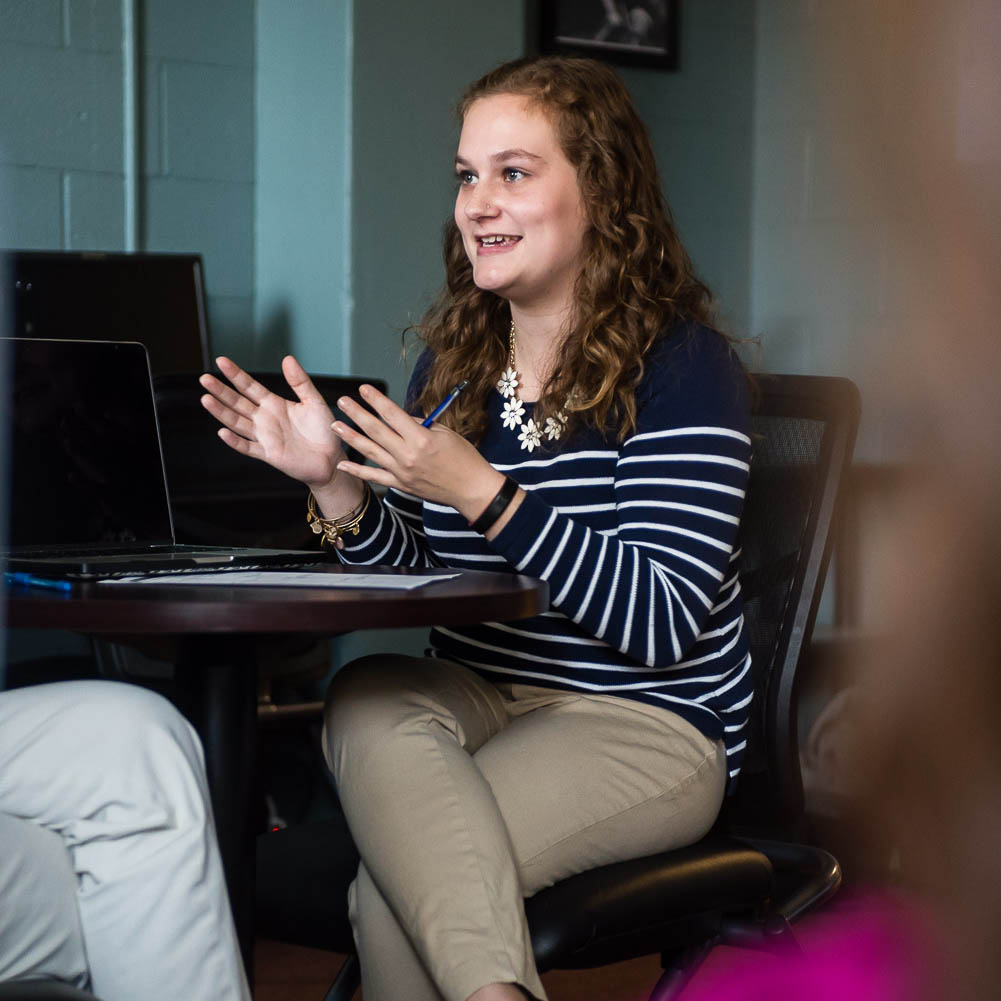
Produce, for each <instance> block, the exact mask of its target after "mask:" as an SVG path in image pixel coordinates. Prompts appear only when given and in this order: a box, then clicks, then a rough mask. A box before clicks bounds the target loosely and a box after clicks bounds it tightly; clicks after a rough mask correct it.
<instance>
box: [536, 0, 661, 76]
mask: <svg viewBox="0 0 1001 1001" xmlns="http://www.w3.org/2000/svg"><path fill="white" fill-rule="evenodd" d="M679 6H680V0H539V32H540V34H539V48H540V50H541V51H542V52H544V53H549V54H555V53H569V54H576V55H585V56H591V57H592V58H594V59H603V60H606V61H607V62H612V63H618V64H619V65H623V66H648V67H652V68H655V69H661V70H676V69H677V68H678V7H679Z"/></svg>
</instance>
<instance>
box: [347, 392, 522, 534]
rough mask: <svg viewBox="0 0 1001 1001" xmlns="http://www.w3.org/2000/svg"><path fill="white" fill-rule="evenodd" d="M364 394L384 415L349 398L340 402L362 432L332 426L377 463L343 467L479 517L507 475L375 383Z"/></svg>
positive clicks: (457, 436) (416, 495)
mask: <svg viewBox="0 0 1001 1001" xmlns="http://www.w3.org/2000/svg"><path fill="white" fill-rule="evenodd" d="M359 392H360V395H361V397H362V399H363V400H364V401H365V402H366V403H367V404H368V405H369V406H370V407H372V409H373V410H375V412H376V414H378V417H377V416H375V415H374V414H372V413H371V412H370V411H368V410H366V409H365V408H364V407H362V406H359V405H358V404H357V403H355V402H354V401H353V400H351V399H349V398H348V397H344V398H342V399H340V400H338V401H337V405H338V407H340V409H341V411H342V412H343V413H345V414H346V415H347V416H348V417H350V418H351V420H352V421H354V423H355V424H356V425H357V427H358V428H359V429H360V431H361V433H359V432H358V431H353V430H352V429H351V428H349V427H348V426H347V424H345V423H343V422H342V421H334V423H333V424H332V425H331V427H333V429H334V431H335V432H336V433H337V434H338V435H339V436H340V438H341V440H342V441H343V442H344V444H345V445H350V446H351V447H352V448H355V449H357V450H358V451H359V452H360V453H361V454H362V455H364V456H365V458H366V459H368V460H370V461H371V462H373V463H375V465H374V466H364V465H359V464H358V463H355V462H350V461H348V460H344V461H342V462H340V463H338V466H337V468H338V469H340V470H343V471H344V472H346V473H350V474H351V475H352V476H357V477H358V478H359V479H363V480H368V481H369V482H370V483H380V484H382V485H383V486H386V487H393V488H394V489H396V490H402V491H403V492H404V493H408V494H412V495H413V496H415V497H420V498H421V499H422V500H428V501H432V502H434V503H436V504H447V505H448V506H449V507H454V508H455V509H456V510H457V511H458V512H459V514H461V515H462V516H463V517H464V518H466V520H467V521H472V520H473V519H475V518H476V517H478V516H479V515H480V513H481V512H482V511H483V510H484V509H485V508H486V506H487V505H488V504H489V503H490V501H491V500H492V499H493V497H494V495H495V494H496V493H497V491H498V490H499V489H500V488H501V486H502V485H503V483H504V474H503V473H499V472H498V471H497V470H496V469H494V467H493V466H491V465H490V463H489V462H487V460H486V459H484V458H483V456H482V455H480V453H479V452H477V451H476V448H475V447H474V446H473V445H471V444H470V443H469V442H468V441H466V439H465V438H463V437H462V436H461V435H458V434H456V433H455V432H454V431H450V430H449V429H448V428H444V427H441V426H440V425H437V424H433V425H432V426H431V427H429V428H426V427H423V426H422V424H421V422H420V421H419V420H417V419H416V418H414V417H411V416H410V415H409V414H408V413H407V412H406V411H405V410H404V409H402V407H398V406H397V405H396V404H395V403H393V401H392V400H391V399H389V397H388V396H385V395H384V394H383V393H380V392H379V391H378V390H377V389H376V388H375V387H374V386H369V385H363V386H362V387H361V388H360V390H359Z"/></svg>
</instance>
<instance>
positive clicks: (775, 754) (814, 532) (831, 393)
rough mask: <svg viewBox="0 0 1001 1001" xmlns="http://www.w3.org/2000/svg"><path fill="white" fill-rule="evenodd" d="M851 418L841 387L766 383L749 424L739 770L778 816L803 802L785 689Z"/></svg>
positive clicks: (813, 594)
mask: <svg viewBox="0 0 1001 1001" xmlns="http://www.w3.org/2000/svg"><path fill="white" fill-rule="evenodd" d="M853 401H854V407H853V406H852V405H851V404H852V402H853ZM857 415H858V411H857V394H856V392H855V389H854V386H852V384H851V383H849V382H847V380H843V379H828V378H823V377H808V376H773V377H770V378H768V379H767V380H766V381H765V382H764V385H763V387H762V392H761V398H760V400H759V403H758V406H757V408H756V413H755V415H754V417H753V422H752V433H753V440H752V457H751V473H750V480H749V483H748V490H747V497H746V500H745V503H744V513H743V518H742V522H741V550H742V553H741V560H740V574H741V586H742V588H743V591H744V618H745V621H746V623H747V629H748V637H749V641H750V646H751V657H752V662H753V667H752V670H753V673H754V679H755V701H754V704H753V707H752V713H751V722H750V726H749V731H748V749H747V755H746V758H745V766H744V773H745V775H754V774H756V773H762V772H767V773H768V778H769V781H768V786H767V788H768V793H769V795H770V796H772V797H773V798H774V800H775V805H776V806H777V807H778V808H779V809H780V812H784V813H789V812H790V811H795V810H796V809H798V807H799V804H800V803H801V797H802V787H801V780H800V774H799V763H798V757H797V755H798V751H797V747H796V744H797V741H796V725H795V717H794V708H793V705H792V699H791V692H792V686H793V684H794V676H795V670H796V666H797V663H798V660H799V655H800V652H801V650H802V649H803V646H804V644H805V643H806V642H807V641H808V639H809V634H810V631H811V630H812V626H813V621H814V618H815V615H816V608H817V604H818V602H819V598H820V591H821V588H822V585H823V578H824V574H825V571H826V567H827V563H828V559H829V556H830V548H831V542H832V528H833V518H834V500H835V498H836V495H837V490H838V485H839V481H840V479H841V474H842V473H843V471H844V468H845V467H846V466H847V463H848V460H849V459H850V456H851V444H852V442H853V441H854V434H855V426H856V424H857Z"/></svg>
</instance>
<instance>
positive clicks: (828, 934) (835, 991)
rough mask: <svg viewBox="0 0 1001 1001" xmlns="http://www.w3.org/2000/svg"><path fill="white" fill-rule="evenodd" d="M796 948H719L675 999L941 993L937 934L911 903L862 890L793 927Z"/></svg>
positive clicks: (835, 998)
mask: <svg viewBox="0 0 1001 1001" xmlns="http://www.w3.org/2000/svg"><path fill="white" fill-rule="evenodd" d="M796 937H797V940H798V941H799V943H800V946H801V947H802V950H803V951H802V953H801V954H795V953H790V954H788V955H784V956H783V955H778V956H776V955H771V954H766V953H758V952H747V951H745V950H740V951H733V950H727V952H726V956H725V958H723V953H722V952H720V953H718V954H716V955H714V956H713V957H711V958H710V960H709V961H708V962H707V965H706V967H705V968H704V969H703V970H702V971H700V972H699V973H697V974H696V975H695V977H694V978H693V979H692V981H691V983H690V984H689V985H688V987H687V988H686V989H685V990H684V991H683V992H682V993H681V995H680V997H679V999H678V1001H922V999H931V998H940V997H942V996H943V995H942V993H941V991H940V990H938V989H937V985H938V980H939V973H940V969H941V963H940V953H941V948H940V946H939V945H938V937H937V936H934V935H933V934H932V933H931V930H930V927H929V922H928V920H927V917H926V916H925V915H923V914H921V913H920V912H919V910H918V909H917V908H916V907H915V906H914V905H908V904H904V903H903V902H901V901H899V900H896V899H893V898H891V897H887V896H876V895H867V896H864V897H859V898H857V899H855V900H851V901H846V902H844V903H842V904H840V905H837V907H836V909H832V911H831V912H830V913H828V914H825V915H824V916H822V917H817V918H814V919H812V920H809V921H805V922H804V923H803V924H802V925H798V926H797V928H796Z"/></svg>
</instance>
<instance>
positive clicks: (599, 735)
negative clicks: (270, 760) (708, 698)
mask: <svg viewBox="0 0 1001 1001" xmlns="http://www.w3.org/2000/svg"><path fill="white" fill-rule="evenodd" d="M324 744H325V747H326V754H327V762H328V764H329V765H330V767H331V769H332V770H333V773H334V775H335V777H336V779H337V787H338V790H339V792H340V797H341V802H342V805H343V807H344V811H345V814H346V816H347V819H348V823H349V825H350V827H351V831H352V833H353V835H354V837H355V840H356V842H357V844H358V847H359V851H360V853H361V857H362V863H361V866H360V868H359V871H358V877H357V879H356V880H355V882H354V884H353V885H352V888H351V894H350V913H351V922H352V925H353V928H354V933H355V940H356V942H357V945H358V952H359V958H360V960H361V971H362V982H363V985H364V990H365V998H366V1001H396V999H400V998H404V997H405V998H407V999H408V1001H425V999H426V1001H440V999H442V998H444V999H447V1001H464V999H465V998H467V997H468V996H469V995H470V994H472V993H473V992H474V991H475V990H477V989H478V988H480V987H482V986H484V985H486V984H490V983H516V984H520V985H521V986H522V987H524V988H525V989H526V990H528V991H529V992H530V993H531V994H532V995H534V996H535V997H536V998H545V992H544V990H543V987H542V984H541V982H540V980H539V976H538V973H537V971H536V968H535V962H534V960H533V957H532V947H531V942H530V939H529V935H528V929H527V925H526V922H525V912H524V906H523V898H524V897H527V896H531V895H532V894H534V893H535V892H536V891H538V890H540V889H542V888H543V887H546V886H549V885H551V884H552V883H554V882H556V881H558V880H561V879H564V878H566V877H567V876H570V875H573V874H574V873H577V872H581V871H583V870H585V869H590V868H593V867H595V866H599V865H604V864H606V863H609V862H616V861H621V860H624V859H629V858H638V857H639V856H642V855H648V854H651V853H653V852H657V851H663V850H667V849H670V848H674V847H680V846H682V845H685V844H689V843H691V842H693V841H696V840H698V838H700V837H701V836H702V835H703V834H704V833H705V832H706V831H707V830H708V829H709V828H710V827H711V826H712V823H713V821H714V819H715V818H716V814H717V813H718V811H719V807H720V804H721V802H722V799H723V791H724V788H725V785H726V763H725V754H724V749H723V744H722V742H721V741H715V742H714V741H711V740H709V739H708V738H706V737H705V736H703V735H702V734H701V733H699V731H698V730H696V729H695V727H693V726H692V725H691V724H689V723H687V722H686V721H685V720H683V719H681V718H680V717H678V716H676V715H675V714H674V713H671V712H669V711H667V710H664V709H660V708H658V707H654V706H646V705H643V704H641V703H638V702H631V701H628V700H625V699H620V698H615V697H611V696H602V695H597V696H589V695H582V694H579V693H576V692H560V691H555V690H553V689H546V688H538V687H530V686H525V685H507V684H505V685H492V684H490V683H489V682H486V681H484V680H483V679H481V678H480V677H479V676H478V675H477V674H475V673H474V672H473V671H470V670H468V669H467V668H465V667H462V666H461V665H458V664H454V663H452V662H449V661H445V660H436V659H435V660H432V659H430V658H416V657H405V656H399V655H385V656H372V657H365V658H362V659H361V660H358V661H355V662H354V663H353V664H350V665H348V666H347V667H346V668H344V669H343V670H342V671H340V672H338V674H337V675H336V677H335V678H334V681H333V684H332V685H331V689H330V693H329V696H328V700H327V709H326V720H325V740H324Z"/></svg>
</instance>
